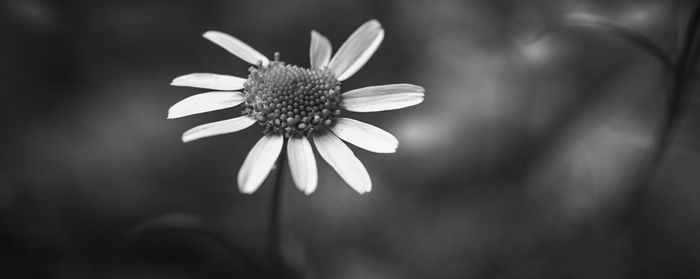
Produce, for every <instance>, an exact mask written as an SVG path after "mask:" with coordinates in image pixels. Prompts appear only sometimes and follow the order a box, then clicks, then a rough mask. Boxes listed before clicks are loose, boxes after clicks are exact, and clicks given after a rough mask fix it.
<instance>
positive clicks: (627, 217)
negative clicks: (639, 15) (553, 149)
mask: <svg viewBox="0 0 700 279" xmlns="http://www.w3.org/2000/svg"><path fill="white" fill-rule="evenodd" d="M698 24H700V1H697V2H696V3H695V7H694V8H693V10H692V13H691V14H690V18H689V19H688V23H687V25H686V28H685V33H684V35H683V38H682V46H681V49H680V53H679V55H678V58H677V59H678V60H677V61H676V63H675V67H673V71H672V74H673V80H672V84H671V87H670V91H669V92H668V95H667V96H666V97H667V98H666V115H665V119H664V120H663V122H662V124H661V126H660V127H659V130H658V133H657V135H656V145H655V147H654V150H653V151H652V154H651V155H650V156H649V161H648V163H647V164H645V165H643V166H642V167H648V171H642V172H641V173H642V174H641V175H640V176H639V177H638V181H637V183H635V184H634V185H635V186H636V187H635V188H634V189H633V191H634V192H633V193H632V194H633V197H632V202H631V204H630V205H629V206H628V207H627V208H625V210H624V211H623V214H622V221H623V223H628V222H630V221H632V217H633V216H634V213H635V212H637V211H638V209H639V208H640V207H641V206H642V205H643V201H644V198H645V194H646V188H647V187H648V186H649V185H651V184H652V182H653V179H654V177H655V176H656V174H657V172H658V171H659V167H660V166H661V160H662V159H663V156H664V154H666V151H667V150H668V146H669V143H670V141H671V138H672V136H673V134H674V131H675V129H676V127H677V126H678V120H679V119H680V117H681V115H682V114H683V113H684V111H685V108H686V107H685V104H686V103H687V102H686V100H687V99H688V94H689V93H688V90H687V88H688V82H687V81H688V77H689V75H691V74H692V73H693V69H694V67H695V65H696V62H697V52H698V49H697V29H698Z"/></svg>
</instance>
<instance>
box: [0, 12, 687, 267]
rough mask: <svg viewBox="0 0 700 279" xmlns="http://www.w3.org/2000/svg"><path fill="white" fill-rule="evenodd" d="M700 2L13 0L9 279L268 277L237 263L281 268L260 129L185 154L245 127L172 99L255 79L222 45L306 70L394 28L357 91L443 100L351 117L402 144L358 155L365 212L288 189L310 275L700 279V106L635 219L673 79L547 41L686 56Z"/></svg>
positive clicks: (292, 240) (600, 50)
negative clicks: (214, 83) (185, 83)
mask: <svg viewBox="0 0 700 279" xmlns="http://www.w3.org/2000/svg"><path fill="white" fill-rule="evenodd" d="M692 4H693V3H692V1H662V0H656V1H652V0H641V1H640V0H635V1H633V0H616V1H603V0H597V1H594V0H565V1H554V0H549V1H546V0H536V1H516V0H498V1H486V0H467V1H464V0H440V1H430V0H415V1H408V0H388V1H371V0H363V1H344V0H330V1H321V0H301V1H271V0H263V1H246V2H243V1H218V0H206V1H190V2H178V3H177V4H175V3H173V2H171V1H155V0H154V1H140V2H124V1H114V0H106V1H87V0H76V1H46V0H6V1H3V2H2V3H0V7H1V9H0V15H1V16H0V18H2V19H0V21H2V24H0V29H2V31H4V32H3V34H4V37H5V38H6V40H4V41H3V43H2V44H0V61H3V62H2V66H0V74H2V77H3V80H2V83H1V85H0V86H2V92H3V93H2V94H3V95H2V96H3V98H2V99H3V100H2V102H0V114H2V115H0V124H1V125H2V126H3V127H4V130H5V134H4V135H3V137H1V138H0V154H1V156H0V225H1V226H2V230H0V277H1V278H224V277H226V278H230V277H235V278H238V277H242V278H250V277H253V278H255V276H260V272H259V270H257V268H258V267H256V266H255V265H251V264H250V261H248V260H246V259H245V257H240V256H236V255H235V253H231V251H234V250H236V251H238V252H243V253H245V254H246V257H250V258H252V259H253V261H256V262H264V261H265V259H266V258H265V257H266V255H265V254H264V251H265V249H264V248H265V243H264V241H265V239H266V238H265V237H264V235H265V233H266V223H265V216H266V213H267V210H268V206H269V201H270V193H271V188H272V187H271V186H272V185H270V184H269V181H268V183H266V184H265V185H263V186H262V187H261V189H260V190H259V191H258V192H256V193H255V194H254V195H250V196H249V195H243V194H240V193H239V192H238V190H237V187H236V185H235V175H236V172H237V171H238V168H239V167H240V165H241V164H242V161H243V159H244V158H245V155H246V153H247V152H248V150H249V149H250V147H251V146H252V145H253V144H254V143H255V141H256V139H257V138H258V137H259V136H260V135H259V131H255V129H248V130H245V131H242V132H239V133H237V134H235V135H226V136H220V137H214V138H210V139H206V140H202V141H199V142H193V143H189V144H182V143H181V142H180V134H181V133H182V132H183V131H184V130H186V129H188V128H190V127H192V126H194V125H196V124H200V123H205V122H209V121H214V120H220V119H224V118H227V117H230V116H233V115H236V114H237V113H238V111H236V110H234V111H222V112H217V113H211V114H206V115H199V116H193V117H189V118H186V119H179V120H177V121H173V120H170V121H168V120H166V119H165V117H166V112H167V109H168V107H169V106H170V105H172V104H174V103H175V102H176V101H178V100H180V99H182V98H184V97H185V96H188V95H192V94H194V93H197V92H199V91H197V90H195V89H188V88H175V87H170V86H168V84H169V82H170V80H171V79H172V78H173V77H175V76H178V75H181V74H185V73H190V72H196V71H208V72H217V73H227V74H234V75H235V74H238V75H241V74H245V73H246V71H247V67H248V65H247V64H246V63H245V62H243V61H240V60H239V59H237V58H236V57H233V56H231V55H230V54H228V53H227V52H225V51H223V50H222V49H220V48H219V47H217V46H215V45H213V44H211V43H209V42H207V41H206V40H204V39H203V38H202V37H201V34H202V33H203V32H204V31H206V30H220V31H224V32H227V33H230V34H232V35H234V36H236V37H238V38H240V39H242V40H243V41H245V42H247V43H249V44H250V45H252V46H253V47H255V48H257V49H258V50H260V51H261V52H263V53H265V54H268V55H269V54H272V53H274V52H275V51H279V52H281V54H282V58H283V60H285V61H287V62H289V63H292V64H298V65H300V66H307V65H308V62H307V61H308V44H309V39H310V34H309V32H310V30H312V29H313V30H317V31H319V32H321V33H323V34H325V35H326V36H327V37H328V38H329V39H330V40H331V42H332V43H333V45H334V47H335V48H336V49H337V48H338V47H339V46H340V44H342V42H343V40H344V39H345V38H346V37H347V36H348V35H349V34H350V33H351V32H352V31H353V30H354V29H355V28H356V27H357V26H358V25H359V24H361V23H363V22H365V21H366V20H368V19H370V18H377V19H378V20H380V21H381V22H382V24H383V26H384V28H385V29H386V31H387V34H386V37H385V40H384V42H383V44H382V45H381V46H380V48H379V50H378V51H377V53H375V55H374V56H373V58H372V59H371V60H370V62H369V63H367V64H366V65H365V66H364V68H363V69H362V70H361V71H359V72H358V74H356V75H355V76H353V77H352V78H351V79H349V80H348V81H346V82H344V83H343V89H345V90H347V89H352V88H358V87H363V86H369V85H377V84H388V83H396V82H410V83H415V84H419V85H422V86H423V87H425V88H426V100H425V102H424V103H423V104H421V105H420V106H416V107H412V108H410V109H406V110H402V111H395V112H384V113H376V114H363V115H354V114H353V115H352V117H354V118H357V119H359V120H366V121H368V122H371V123H375V124H377V125H378V126H381V127H383V128H385V129H386V130H387V131H390V132H392V133H393V134H394V135H396V136H397V138H398V139H399V141H400V142H401V145H400V147H399V151H398V153H396V154H393V155H379V154H372V153H369V152H365V151H363V150H359V149H353V150H355V151H356V154H357V156H358V157H359V158H360V159H361V160H362V161H363V163H364V164H365V165H366V166H367V168H368V170H369V173H370V175H371V176H372V179H373V184H374V187H373V188H374V190H373V192H371V193H370V194H368V195H364V196H360V195H357V194H356V193H355V192H354V191H353V190H351V189H350V188H349V187H348V186H347V185H345V183H344V182H342V180H341V179H340V177H338V176H337V175H336V174H335V173H334V172H333V171H332V170H331V169H330V168H329V167H328V166H327V165H325V163H322V162H321V161H319V166H320V171H319V184H320V185H319V189H318V190H317V191H316V193H314V194H313V195H311V196H305V195H304V194H302V193H299V192H298V191H296V190H294V187H293V186H292V184H291V178H290V177H289V175H288V174H285V179H286V181H287V183H286V184H285V185H284V186H285V187H284V190H283V191H284V193H285V196H284V201H283V217H284V222H285V223H284V231H283V237H284V244H283V249H284V253H285V257H286V258H287V259H288V261H289V263H290V265H292V266H293V267H295V268H296V269H298V270H297V272H298V273H299V274H303V276H304V277H306V278H640V277H642V278H645V277H649V278H698V277H700V268H699V267H698V265H697V262H698V261H700V241H698V240H697V235H698V234H699V233H700V206H698V203H697V199H698V198H700V188H698V187H697V184H698V181H700V177H699V175H700V172H698V166H699V165H700V161H699V159H700V158H699V157H698V141H697V139H698V129H697V127H698V120H700V119H699V118H698V117H699V116H700V115H698V111H697V99H691V100H690V102H691V104H692V105H691V106H690V107H689V108H688V110H687V111H686V113H685V114H684V115H683V117H682V118H681V119H680V122H679V123H680V124H679V126H678V129H677V130H676V133H675V134H674V135H673V138H672V141H671V143H670V145H669V149H668V151H667V152H666V153H665V156H664V157H663V158H662V159H663V161H662V163H661V164H660V166H659V167H660V170H659V172H658V173H657V175H656V176H655V179H654V181H653V182H654V183H653V184H651V185H650V187H649V188H648V189H647V190H645V195H644V199H643V200H642V201H641V206H640V207H639V208H636V209H635V212H633V214H632V215H633V217H632V218H631V219H630V220H631V221H629V222H622V221H620V215H621V211H622V210H623V208H625V205H626V204H628V203H629V202H630V200H631V197H633V196H631V195H630V192H631V191H633V190H634V189H632V187H633V186H634V183H631V181H634V179H635V177H638V176H639V175H641V173H640V170H642V168H640V162H641V161H642V158H643V157H644V156H645V154H646V153H647V152H648V150H649V149H650V147H651V146H652V145H653V141H652V139H653V137H652V134H653V133H654V131H655V130H654V129H656V127H657V126H658V124H659V120H660V119H662V115H663V102H664V94H666V92H667V91H668V87H667V85H668V79H667V78H668V77H667V75H666V69H665V68H664V66H663V64H661V63H658V61H657V60H655V58H653V57H652V56H649V55H648V54H647V53H646V52H645V51H644V50H641V49H639V48H635V47H634V46H633V45H630V44H629V43H627V42H625V41H624V40H620V39H617V38H614V37H613V36H602V35H601V34H600V32H595V31H588V30H560V31H557V32H555V33H553V34H549V35H547V36H545V37H542V38H540V39H539V40H536V41H533V38H535V37H537V35H538V34H539V33H540V32H541V31H542V30H544V29H545V28H546V27H547V26H548V24H550V23H551V22H552V21H553V20H556V19H557V18H560V16H561V15H565V14H572V13H574V14H575V13H586V14H591V15H596V16H600V17H604V18H607V19H611V20H612V21H613V22H615V23H616V24H618V25H619V26H621V27H624V28H628V29H629V30H634V31H635V32H636V33H637V34H640V35H643V36H644V37H645V38H648V39H649V41H651V42H654V43H656V44H657V45H658V46H659V47H660V49H661V50H662V51H664V52H666V53H669V54H670V55H671V57H673V58H675V57H676V55H677V52H678V49H679V48H680V45H679V44H680V37H681V35H682V32H683V29H684V28H685V27H684V24H685V22H686V21H687V20H688V13H689V12H688V11H689V10H690V6H691V5H692ZM695 88H697V84H696V83H695V79H692V80H690V89H691V91H693V92H694V91H695V90H694V89H695ZM173 212H187V213H182V214H183V215H169V214H172V213H173ZM160 216H166V217H165V219H155V220H156V221H155V222H154V223H143V222H149V221H147V220H151V219H152V218H159V217H160ZM168 216H170V217H168ZM172 216H175V217H172ZM188 216H189V217H188ZM192 216H198V217H196V218H195V217H192ZM192 218H195V219H196V221H193V220H194V219H192ZM163 220H165V221H163ZM139 224H141V227H140V228H149V226H151V227H152V226H156V227H158V226H165V227H168V226H175V227H177V226H180V227H182V226H185V227H187V226H191V227H194V228H199V227H200V226H206V228H207V230H209V231H211V232H212V233H213V235H215V236H216V237H224V238H225V240H222V241H224V242H226V241H229V242H230V243H235V247H236V248H230V247H229V248H226V245H221V243H218V244H217V241H219V240H214V241H212V239H211V237H208V236H202V235H197V234H196V233H173V234H161V235H154V236H148V237H133V235H130V234H128V233H127V231H128V229H129V228H132V227H133V226H136V225H139ZM144 224H151V225H148V226H146V227H143V226H144ZM202 224H206V225H202ZM132 233H133V231H132ZM227 249H228V250H227ZM236 253H237V252H236Z"/></svg>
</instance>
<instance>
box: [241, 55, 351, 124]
mask: <svg viewBox="0 0 700 279" xmlns="http://www.w3.org/2000/svg"><path fill="white" fill-rule="evenodd" d="M245 95H246V100H245V109H244V111H243V114H247V115H249V116H251V117H253V118H255V119H257V120H258V123H260V125H262V126H263V127H265V130H264V132H263V133H265V134H271V133H272V134H282V135H284V136H285V137H287V138H289V137H291V136H309V135H311V134H313V133H315V132H319V131H322V130H325V129H326V128H327V127H329V126H331V125H333V124H334V123H335V118H336V117H337V116H338V115H340V102H341V99H340V98H341V95H340V82H339V81H338V80H337V79H336V78H335V75H333V73H332V72H331V71H330V70H328V69H305V68H301V67H298V66H294V65H286V64H285V63H284V62H281V61H279V54H277V53H275V61H273V62H270V64H268V65H266V66H263V65H262V64H261V63H259V64H258V66H257V67H251V68H250V75H249V76H248V80H247V81H246V83H245Z"/></svg>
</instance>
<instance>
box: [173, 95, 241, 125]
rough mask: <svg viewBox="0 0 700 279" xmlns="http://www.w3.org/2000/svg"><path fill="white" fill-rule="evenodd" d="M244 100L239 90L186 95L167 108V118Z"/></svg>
mask: <svg viewBox="0 0 700 279" xmlns="http://www.w3.org/2000/svg"><path fill="white" fill-rule="evenodd" d="M243 101H245V95H243V93H241V92H236V91H233V92H207V93H202V94H197V95H194V96H190V97H187V98H185V99H183V100H182V101H179V102H177V103H176V104H174V105H173V106H172V107H170V109H169V110H168V119H171V118H178V117H183V116H188V115H193V114H197V113H203V112H209V111H215V110H220V109H225V108H230V107H235V106H237V105H239V104H240V103H243Z"/></svg>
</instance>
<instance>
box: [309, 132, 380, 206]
mask: <svg viewBox="0 0 700 279" xmlns="http://www.w3.org/2000/svg"><path fill="white" fill-rule="evenodd" d="M314 144H316V149H318V153H319V154H321V157H323V159H324V160H326V162H328V164H329V165H331V167H333V169H334V170H335V171H336V172H337V173H338V174H339V175H340V177H342V178H343V180H345V183H347V184H348V185H350V187H352V188H353V189H355V191H357V192H358V193H360V194H364V193H367V192H369V191H371V190H372V181H371V180H370V178H369V174H368V173H367V169H365V166H363V165H362V162H360V160H359V159H357V157H355V154H353V153H352V150H350V148H348V146H347V145H345V143H343V141H341V140H340V139H339V138H338V137H336V136H335V135H333V134H332V133H323V134H320V135H315V136H314Z"/></svg>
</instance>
